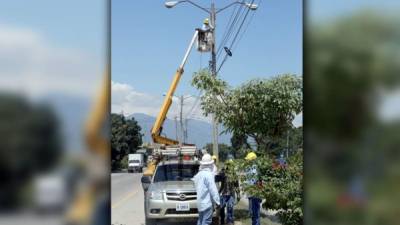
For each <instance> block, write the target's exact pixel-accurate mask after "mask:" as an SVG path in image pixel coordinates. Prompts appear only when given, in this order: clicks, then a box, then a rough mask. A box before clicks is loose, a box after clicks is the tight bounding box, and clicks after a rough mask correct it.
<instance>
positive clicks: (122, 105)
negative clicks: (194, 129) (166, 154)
mask: <svg viewBox="0 0 400 225" xmlns="http://www.w3.org/2000/svg"><path fill="white" fill-rule="evenodd" d="M163 101H164V96H155V95H151V94H148V93H142V92H138V91H136V90H135V89H134V88H133V87H132V86H131V85H129V84H124V83H118V82H114V81H112V82H111V112H113V113H123V114H124V115H131V114H133V113H144V114H147V115H151V116H154V117H156V116H157V114H158V113H159V111H160V108H161V105H162V103H163ZM195 101H196V99H195V98H193V97H188V98H185V100H184V107H183V117H186V115H188V114H189V111H191V110H192V111H191V113H190V116H189V117H190V118H194V119H199V120H205V121H209V119H208V118H205V117H204V116H203V115H202V113H201V109H200V107H199V105H198V104H199V101H198V102H197V104H196V105H197V107H196V106H195V107H193V104H194V103H195ZM179 104H180V103H179V100H178V98H175V97H174V98H173V102H172V104H171V108H170V109H169V112H168V114H167V117H168V118H170V119H173V118H174V117H175V116H178V118H179V112H180V109H179ZM192 108H193V109H192Z"/></svg>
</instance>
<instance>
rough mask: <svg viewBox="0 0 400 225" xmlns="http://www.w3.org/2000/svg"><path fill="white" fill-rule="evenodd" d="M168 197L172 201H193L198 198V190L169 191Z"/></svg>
mask: <svg viewBox="0 0 400 225" xmlns="http://www.w3.org/2000/svg"><path fill="white" fill-rule="evenodd" d="M166 194H167V199H168V200H171V201H191V200H196V192H182V193H176V192H167V193H166Z"/></svg>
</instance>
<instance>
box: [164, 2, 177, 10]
mask: <svg viewBox="0 0 400 225" xmlns="http://www.w3.org/2000/svg"><path fill="white" fill-rule="evenodd" d="M178 3H179V1H170V2H165V7H167V8H168V9H170V8H172V7H174V6H176V5H177V4H178Z"/></svg>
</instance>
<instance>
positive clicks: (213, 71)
mask: <svg viewBox="0 0 400 225" xmlns="http://www.w3.org/2000/svg"><path fill="white" fill-rule="evenodd" d="M210 9H211V10H210V24H211V27H212V33H211V34H212V46H211V62H210V67H211V68H210V69H211V75H212V76H214V77H216V76H217V57H216V53H215V49H216V43H215V30H216V23H215V20H216V14H217V13H216V12H215V5H214V1H212V2H211V8H210ZM211 120H212V127H213V129H212V135H213V139H212V141H213V155H214V156H216V157H217V161H218V160H219V159H218V124H217V121H216V119H215V114H214V113H213V114H211Z"/></svg>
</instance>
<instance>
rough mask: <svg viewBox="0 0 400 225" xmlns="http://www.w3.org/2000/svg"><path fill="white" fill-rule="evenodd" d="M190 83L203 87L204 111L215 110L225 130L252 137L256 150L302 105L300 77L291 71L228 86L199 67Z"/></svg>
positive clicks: (286, 126)
mask: <svg viewBox="0 0 400 225" xmlns="http://www.w3.org/2000/svg"><path fill="white" fill-rule="evenodd" d="M192 85H193V86H195V87H196V88H198V89H200V90H203V91H204V95H203V96H202V109H203V110H204V112H205V113H206V114H209V113H215V115H216V118H217V120H218V121H219V122H221V123H223V124H224V126H225V127H226V128H227V131H229V132H232V133H234V134H237V135H246V136H249V137H251V138H253V139H254V140H255V141H256V143H257V147H258V149H259V150H268V149H269V148H270V145H271V144H272V143H273V142H275V141H276V140H277V138H279V137H280V136H282V134H284V132H285V131H286V130H287V129H289V128H290V127H292V121H293V119H294V117H295V115H296V114H298V113H300V112H301V111H302V109H303V107H302V105H303V104H302V102H303V95H302V90H303V88H302V79H301V77H298V76H295V75H290V74H284V75H280V76H276V77H273V78H271V79H254V80H251V81H249V82H247V83H245V84H243V85H241V86H239V87H237V88H231V87H229V86H228V84H227V83H226V82H225V81H223V80H221V79H219V78H216V77H213V76H210V74H209V73H208V72H207V70H201V71H199V72H197V73H195V74H194V77H193V80H192Z"/></svg>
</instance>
